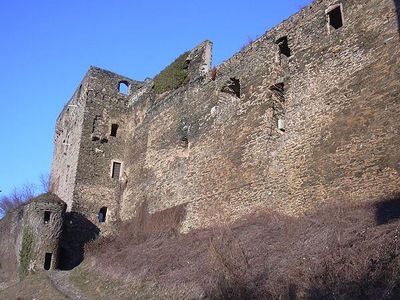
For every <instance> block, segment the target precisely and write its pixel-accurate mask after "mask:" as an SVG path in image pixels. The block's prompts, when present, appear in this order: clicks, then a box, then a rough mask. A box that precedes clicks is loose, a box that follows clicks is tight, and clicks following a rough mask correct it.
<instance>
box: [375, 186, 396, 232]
mask: <svg viewBox="0 0 400 300" xmlns="http://www.w3.org/2000/svg"><path fill="white" fill-rule="evenodd" d="M375 207H376V211H375V219H376V223H377V225H383V224H387V223H389V222H391V221H395V220H398V219H400V193H397V194H395V195H393V196H392V197H390V198H388V199H384V200H382V201H380V202H378V203H377V204H376V205H375Z"/></svg>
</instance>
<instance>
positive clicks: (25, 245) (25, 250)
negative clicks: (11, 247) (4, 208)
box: [19, 227, 35, 277]
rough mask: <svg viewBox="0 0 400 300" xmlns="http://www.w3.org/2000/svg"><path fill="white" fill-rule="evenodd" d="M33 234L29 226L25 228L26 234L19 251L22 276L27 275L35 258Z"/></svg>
mask: <svg viewBox="0 0 400 300" xmlns="http://www.w3.org/2000/svg"><path fill="white" fill-rule="evenodd" d="M34 248H35V247H34V243H33V235H32V233H31V231H30V229H29V227H25V228H24V234H23V237H22V247H21V251H20V252H19V259H20V266H19V274H20V276H21V277H25V276H26V275H28V273H29V264H30V262H31V260H32V258H33V254H34V253H33V251H34Z"/></svg>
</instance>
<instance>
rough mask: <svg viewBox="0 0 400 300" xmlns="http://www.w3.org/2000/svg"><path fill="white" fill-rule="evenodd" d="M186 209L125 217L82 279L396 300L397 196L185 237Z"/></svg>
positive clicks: (259, 294)
mask: <svg viewBox="0 0 400 300" xmlns="http://www.w3.org/2000/svg"><path fill="white" fill-rule="evenodd" d="M183 211H184V210H183V208H182V207H180V208H177V209H176V210H169V211H166V212H164V213H159V214H157V215H147V214H146V213H145V212H144V211H143V212H142V213H141V214H139V218H138V220H136V221H133V222H130V223H127V224H123V225H120V226H121V227H120V228H119V230H120V234H119V236H117V237H112V238H108V239H102V240H98V241H96V242H95V243H93V244H91V245H89V247H87V252H86V257H87V258H86V262H85V266H84V267H80V268H79V269H77V270H75V272H76V273H75V274H76V276H77V277H78V278H79V280H75V282H79V281H80V282H83V281H85V280H86V281H88V282H93V284H89V285H88V286H89V288H88V289H91V292H92V295H100V294H102V295H110V296H111V295H114V296H115V297H114V298H115V299H124V298H127V297H128V298H129V296H130V297H134V298H135V296H137V295H140V298H145V299H157V298H159V297H160V296H163V297H164V298H175V299H187V298H198V297H201V296H205V295H206V296H208V297H209V298H210V299H224V298H229V299H235V298H236V299H246V298H248V299H271V298H279V297H284V298H285V297H286V298H290V297H294V296H297V297H299V298H301V299H305V298H308V299H349V298H353V299H354V298H358V299H360V298H362V299H377V298H379V299H396V297H397V295H398V294H400V256H399V254H400V250H399V249H400V244H399V232H398V231H399V227H400V221H399V217H400V198H399V197H398V196H396V197H394V198H393V199H387V200H384V201H380V202H377V203H372V204H363V205H358V206H350V205H347V206H346V207H343V206H342V205H336V206H335V205H331V206H329V207H325V208H322V209H321V210H320V211H318V212H315V213H313V214H310V215H307V216H304V217H303V218H301V219H294V218H289V217H285V216H279V215H276V214H271V213H266V212H265V213H260V214H258V215H253V216H249V217H248V218H246V219H243V220H241V221H239V222H237V223H235V224H233V225H231V226H221V227H219V228H212V229H207V230H199V231H195V232H191V233H189V234H187V235H180V234H178V233H177V226H178V224H179V221H180V220H181V218H182V217H183V216H182V213H183ZM396 211H397V212H396ZM94 274H101V276H98V275H94ZM104 278H107V280H106V281H105V280H104ZM107 282H108V283H107ZM90 286H92V287H94V286H97V287H99V286H101V288H100V291H99V290H98V291H96V290H95V289H93V288H90ZM106 287H107V288H106ZM120 287H121V288H122V290H124V293H123V294H118V291H119V290H120V289H119V288H120ZM126 287H129V288H126ZM97 289H99V288H97ZM107 289H108V291H107ZM93 293H94V294H93ZM96 293H97V294H96ZM106 298H107V297H106Z"/></svg>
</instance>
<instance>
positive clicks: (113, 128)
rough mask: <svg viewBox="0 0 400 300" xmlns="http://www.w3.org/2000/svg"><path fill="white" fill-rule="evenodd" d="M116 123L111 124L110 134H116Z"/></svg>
mask: <svg viewBox="0 0 400 300" xmlns="http://www.w3.org/2000/svg"><path fill="white" fill-rule="evenodd" d="M117 131H118V124H111V134H110V135H111V136H117Z"/></svg>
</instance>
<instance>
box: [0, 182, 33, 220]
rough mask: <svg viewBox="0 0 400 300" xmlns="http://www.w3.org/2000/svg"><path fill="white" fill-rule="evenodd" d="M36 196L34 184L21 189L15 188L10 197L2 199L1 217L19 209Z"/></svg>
mask: <svg viewBox="0 0 400 300" xmlns="http://www.w3.org/2000/svg"><path fill="white" fill-rule="evenodd" d="M35 196H36V187H35V185H34V184H24V185H22V186H21V187H19V188H14V189H13V190H12V191H11V193H10V194H9V195H6V196H2V197H1V198H0V215H5V214H6V213H7V212H9V211H11V210H13V209H16V208H18V207H19V206H21V205H22V204H24V203H25V202H26V201H28V200H29V199H32V198H34V197H35Z"/></svg>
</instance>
